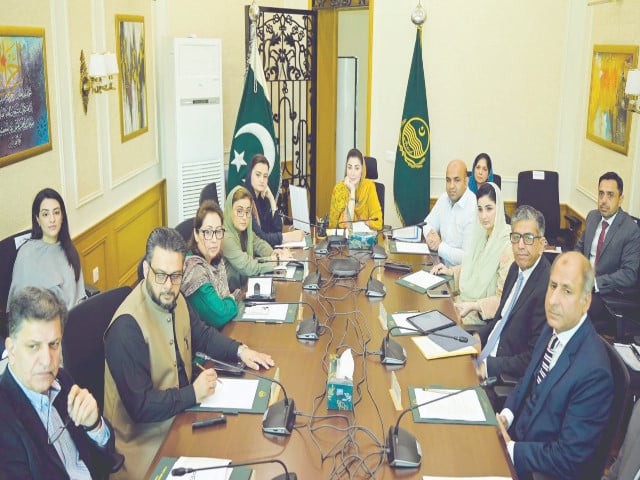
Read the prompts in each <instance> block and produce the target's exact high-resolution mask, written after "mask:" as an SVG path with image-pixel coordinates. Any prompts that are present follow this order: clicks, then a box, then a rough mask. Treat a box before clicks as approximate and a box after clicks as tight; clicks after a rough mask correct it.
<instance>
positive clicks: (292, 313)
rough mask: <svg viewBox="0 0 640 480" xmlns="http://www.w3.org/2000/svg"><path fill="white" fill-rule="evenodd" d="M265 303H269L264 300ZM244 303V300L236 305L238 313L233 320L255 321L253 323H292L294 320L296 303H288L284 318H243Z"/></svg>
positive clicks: (296, 309) (296, 310) (296, 311)
mask: <svg viewBox="0 0 640 480" xmlns="http://www.w3.org/2000/svg"><path fill="white" fill-rule="evenodd" d="M265 305H269V302H265ZM244 309H245V304H244V302H242V303H240V305H238V313H237V314H236V316H235V318H234V319H233V321H234V322H255V323H293V322H295V320H296V314H297V313H298V304H296V303H290V304H289V306H288V307H287V315H286V316H285V318H284V320H261V319H255V318H243V316H244Z"/></svg>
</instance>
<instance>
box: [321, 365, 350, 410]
mask: <svg viewBox="0 0 640 480" xmlns="http://www.w3.org/2000/svg"><path fill="white" fill-rule="evenodd" d="M339 359H340V357H339V356H338V355H333V354H332V355H330V356H329V375H328V377H327V408H328V409H329V410H353V380H352V379H350V378H338V377H336V372H337V370H338V362H339Z"/></svg>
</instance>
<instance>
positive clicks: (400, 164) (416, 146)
mask: <svg viewBox="0 0 640 480" xmlns="http://www.w3.org/2000/svg"><path fill="white" fill-rule="evenodd" d="M430 146H431V133H430V130H429V111H428V109H427V91H426V88H425V84H424V68H423V66H422V29H421V28H420V27H418V29H417V32H416V43H415V46H414V47H413V59H412V60H411V71H410V72H409V81H408V82H407V93H406V95H405V98H404V109H403V111H402V123H401V124H400V136H399V138H398V149H397V151H396V163H395V168H394V172H393V196H394V201H395V204H396V210H397V211H398V215H399V216H400V220H401V221H402V224H403V225H414V224H416V223H419V222H421V221H422V220H424V218H425V217H426V216H427V213H429V199H430V195H429V177H430V172H431V165H430V164H431V162H430V159H431V149H430Z"/></svg>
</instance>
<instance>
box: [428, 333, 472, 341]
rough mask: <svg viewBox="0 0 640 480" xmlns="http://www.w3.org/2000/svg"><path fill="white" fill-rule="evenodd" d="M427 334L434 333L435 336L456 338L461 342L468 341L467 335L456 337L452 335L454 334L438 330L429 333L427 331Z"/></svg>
mask: <svg viewBox="0 0 640 480" xmlns="http://www.w3.org/2000/svg"><path fill="white" fill-rule="evenodd" d="M429 335H436V336H437V337H444V338H450V339H452V340H457V341H459V342H462V343H467V342H468V341H469V339H468V338H467V337H457V336H454V335H446V334H444V333H438V332H431V333H429Z"/></svg>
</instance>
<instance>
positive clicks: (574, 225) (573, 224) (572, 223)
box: [564, 215, 582, 232]
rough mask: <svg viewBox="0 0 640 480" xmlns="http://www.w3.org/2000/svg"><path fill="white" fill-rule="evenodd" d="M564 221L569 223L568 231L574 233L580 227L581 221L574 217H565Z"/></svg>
mask: <svg viewBox="0 0 640 480" xmlns="http://www.w3.org/2000/svg"><path fill="white" fill-rule="evenodd" d="M564 219H565V220H566V221H567V222H569V230H571V231H572V232H575V231H576V230H577V229H578V227H580V225H582V220H580V219H579V218H578V217H576V216H574V215H565V216H564Z"/></svg>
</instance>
